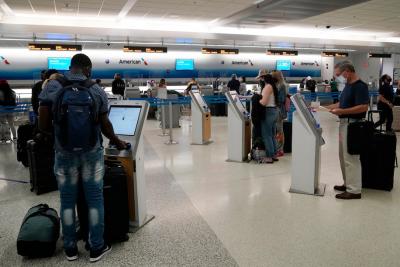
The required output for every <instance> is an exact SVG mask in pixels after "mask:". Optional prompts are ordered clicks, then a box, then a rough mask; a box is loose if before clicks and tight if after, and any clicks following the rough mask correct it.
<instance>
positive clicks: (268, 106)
mask: <svg viewBox="0 0 400 267" xmlns="http://www.w3.org/2000/svg"><path fill="white" fill-rule="evenodd" d="M257 79H259V80H260V87H261V88H262V91H261V95H262V99H261V100H260V104H261V105H262V106H264V107H265V114H264V117H263V119H262V122H261V135H262V138H263V141H264V145H265V152H266V158H264V159H263V162H264V163H273V162H274V161H278V158H277V144H276V139H275V135H276V126H277V121H278V115H279V111H278V108H277V103H278V88H277V87H276V79H274V78H273V77H272V75H271V74H268V73H267V71H266V70H260V72H259V74H258V77H257Z"/></svg>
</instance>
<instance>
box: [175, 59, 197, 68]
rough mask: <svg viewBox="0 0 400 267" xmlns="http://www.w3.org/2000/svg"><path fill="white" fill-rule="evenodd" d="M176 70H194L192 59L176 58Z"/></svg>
mask: <svg viewBox="0 0 400 267" xmlns="http://www.w3.org/2000/svg"><path fill="white" fill-rule="evenodd" d="M175 69H176V70H194V60H193V59H177V60H176V64H175Z"/></svg>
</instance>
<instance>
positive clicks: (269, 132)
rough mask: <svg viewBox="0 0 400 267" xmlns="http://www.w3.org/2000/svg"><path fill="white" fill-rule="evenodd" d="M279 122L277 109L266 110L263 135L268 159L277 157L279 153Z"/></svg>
mask: <svg viewBox="0 0 400 267" xmlns="http://www.w3.org/2000/svg"><path fill="white" fill-rule="evenodd" d="M277 121H278V109H277V108H266V109H265V118H264V119H263V120H262V124H261V134H262V138H263V141H264V145H265V152H266V155H267V157H269V158H272V157H275V155H276V152H277V144H276V139H275V135H276V124H277Z"/></svg>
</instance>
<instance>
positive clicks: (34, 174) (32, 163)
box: [27, 140, 58, 195]
mask: <svg viewBox="0 0 400 267" xmlns="http://www.w3.org/2000/svg"><path fill="white" fill-rule="evenodd" d="M27 151H28V160H29V174H30V180H31V181H30V182H31V191H32V192H35V193H36V194H37V195H40V194H44V193H48V192H51V191H55V190H57V189H58V186H57V180H56V177H55V175H54V149H53V144H52V143H51V142H47V141H35V140H29V141H28V143H27Z"/></svg>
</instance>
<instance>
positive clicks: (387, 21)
mask: <svg viewBox="0 0 400 267" xmlns="http://www.w3.org/2000/svg"><path fill="white" fill-rule="evenodd" d="M399 9H400V1H399V0H372V1H368V2H365V3H361V4H357V5H353V6H350V7H346V8H342V9H339V10H335V11H332V12H329V13H326V14H322V15H317V16H314V17H310V18H307V19H304V20H301V21H299V22H297V23H298V24H300V25H309V24H313V25H321V26H322V25H328V24H329V25H332V28H335V27H336V28H337V27H340V26H342V25H344V24H346V25H347V26H348V27H349V28H348V29H354V30H369V31H374V30H393V29H396V31H398V32H399V28H398V25H399V23H400V18H399V14H398V10H399Z"/></svg>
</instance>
